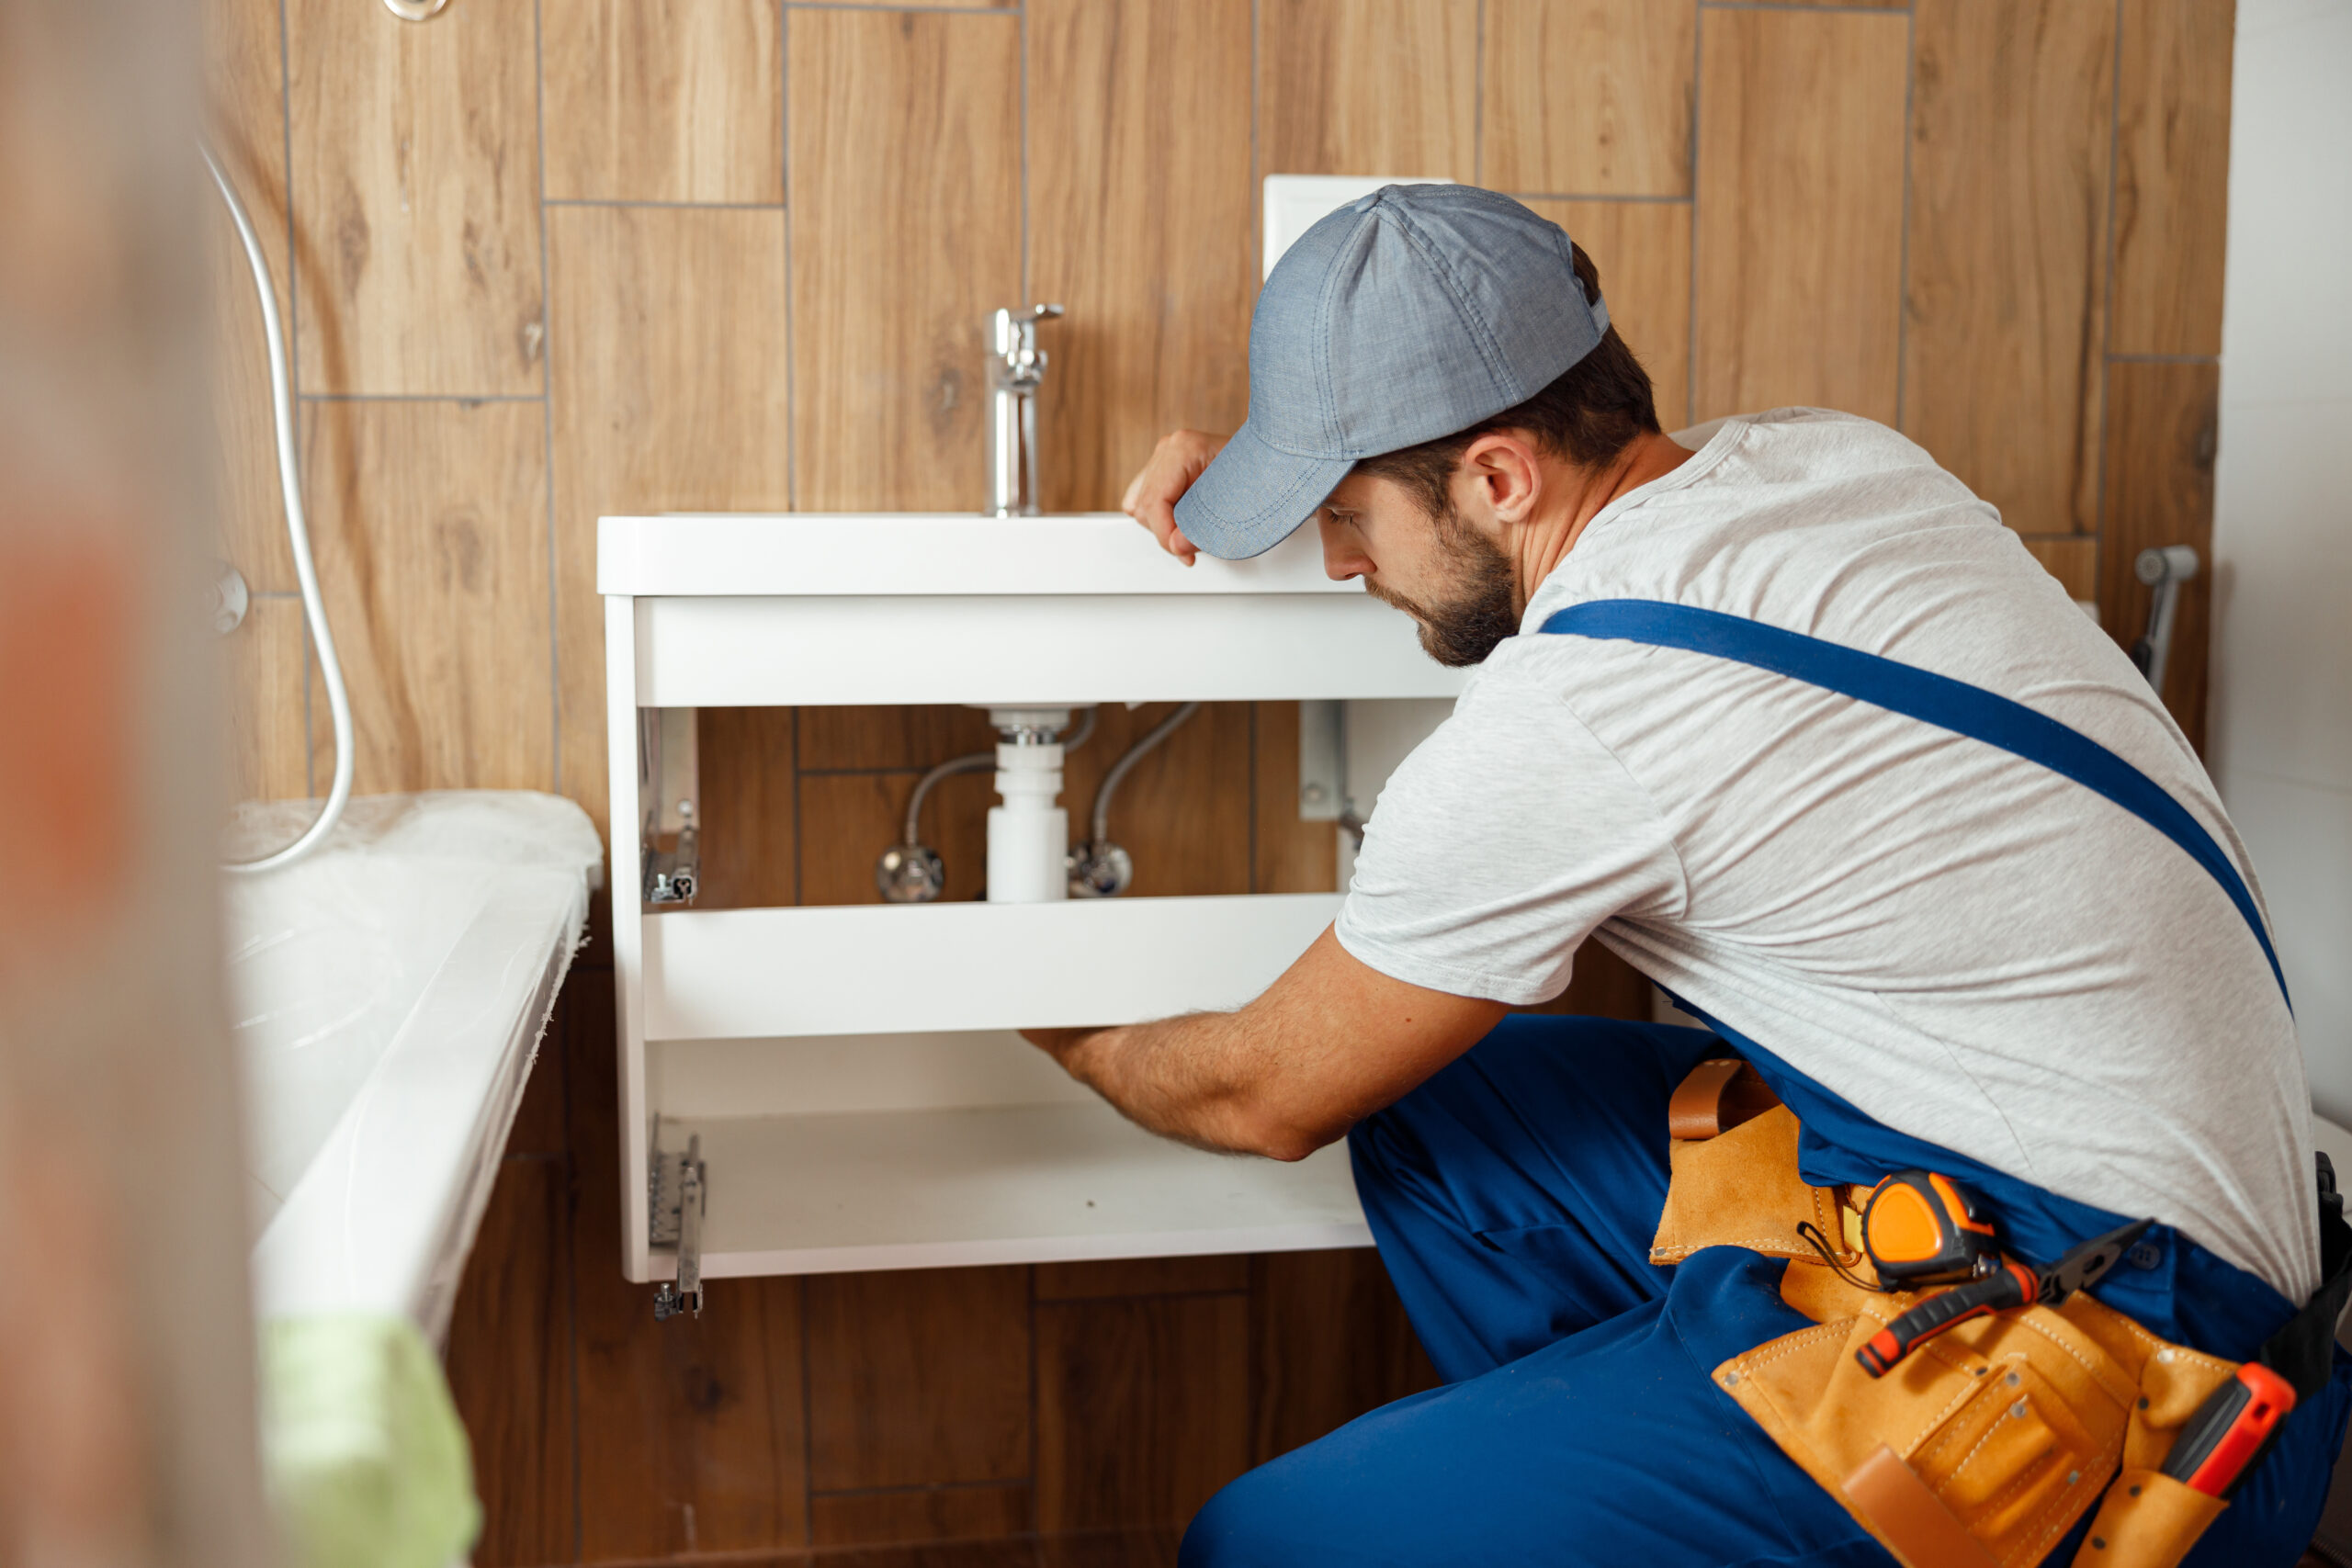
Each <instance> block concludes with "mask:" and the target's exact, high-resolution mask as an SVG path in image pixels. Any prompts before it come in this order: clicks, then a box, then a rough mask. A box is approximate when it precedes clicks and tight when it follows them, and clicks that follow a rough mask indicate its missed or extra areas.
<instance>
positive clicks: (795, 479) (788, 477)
mask: <svg viewBox="0 0 2352 1568" xmlns="http://www.w3.org/2000/svg"><path fill="white" fill-rule="evenodd" d="M786 11H787V7H786V6H782V5H779V6H777V7H776V16H775V53H776V67H775V109H776V113H775V133H776V164H775V167H776V178H777V180H778V181H779V182H780V186H781V188H780V189H779V190H778V192H777V194H778V195H779V196H780V197H783V205H784V509H785V510H786V512H797V511H799V510H800V431H799V413H800V406H799V402H798V395H799V378H797V376H796V375H795V374H794V360H795V358H796V357H797V355H796V351H797V349H798V347H799V346H800V345H799V343H798V337H797V334H798V333H799V323H798V322H797V321H795V320H794V319H793V314H792V230H793V219H794V216H795V214H794V212H793V210H792V39H791V31H792V19H791V17H789V16H788V15H787V14H786ZM798 733H799V731H798V728H797V721H796V727H795V729H794V736H795V739H797V737H798ZM793 761H794V762H795V763H796V764H797V762H798V761H799V753H798V751H797V750H795V752H794V754H793ZM793 788H794V794H795V798H796V800H797V797H798V790H799V785H798V784H795V785H794V786H793ZM795 809H796V811H797V807H796V808H795ZM792 857H793V860H792V863H793V865H794V867H795V868H796V869H795V871H794V873H793V874H794V876H795V877H796V878H797V876H798V875H799V872H798V870H797V867H798V866H799V863H800V838H799V827H798V819H797V816H796V818H795V821H794V830H793V840H792Z"/></svg>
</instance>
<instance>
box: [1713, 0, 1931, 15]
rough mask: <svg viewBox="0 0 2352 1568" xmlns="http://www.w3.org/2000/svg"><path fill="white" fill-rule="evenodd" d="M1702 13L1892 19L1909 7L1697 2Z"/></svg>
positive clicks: (1789, 0)
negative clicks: (1839, 13) (1851, 14)
mask: <svg viewBox="0 0 2352 1568" xmlns="http://www.w3.org/2000/svg"><path fill="white" fill-rule="evenodd" d="M1699 9H1701V10H1702V11H1859V12H1860V13H1861V14H1862V15H1864V16H1866V17H1894V16H1903V15H1906V14H1908V13H1909V12H1910V10H1911V7H1910V6H1808V5H1804V4H1802V3H1800V0H1699Z"/></svg>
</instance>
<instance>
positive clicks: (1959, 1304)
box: [1854, 1197, 2155, 1378]
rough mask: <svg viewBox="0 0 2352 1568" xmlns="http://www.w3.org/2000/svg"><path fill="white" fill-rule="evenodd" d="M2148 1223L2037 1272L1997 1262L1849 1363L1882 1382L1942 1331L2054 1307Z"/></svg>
mask: <svg viewBox="0 0 2352 1568" xmlns="http://www.w3.org/2000/svg"><path fill="white" fill-rule="evenodd" d="M1877 1203H1878V1200H1877V1199H1876V1198H1875V1197H1874V1198H1872V1199H1871V1206H1872V1207H1873V1208H1875V1207H1876V1206H1877ZM1862 1218H1863V1228H1864V1233H1865V1235H1867V1234H1868V1230H1869V1224H1870V1216H1869V1214H1868V1213H1865V1214H1864V1215H1863V1217H1862ZM2154 1223H2155V1222H2154V1221H2153V1220H2134V1221H2132V1222H2131V1224H2128V1225H2119V1226H2117V1227H2116V1228H2115V1229H2114V1230H2111V1231H2109V1232H2108V1233H2107V1234H2106V1235H2102V1236H2094V1237H2092V1238H2091V1239H2090V1240H2089V1241H2086V1242H2085V1243H2083V1244H2082V1245H2081V1246H2080V1247H2075V1248H2074V1249H2072V1250H2071V1251H2069V1252H2068V1253H2067V1254H2066V1255H2065V1256H2064V1258H2060V1259H2058V1261H2057V1262H2055V1263H2053V1264H2052V1265H2051V1266H2050V1267H2049V1268H2047V1269H2041V1270H2039V1271H2036V1270H2034V1269H2029V1268H2027V1267H2026V1266H2025V1265H2024V1264H2022V1263H2019V1262H2018V1260H2017V1259H2015V1258H2001V1259H1999V1261H1998V1264H1997V1266H1996V1268H1995V1269H1994V1271H1993V1272H1991V1273H1989V1274H1987V1275H1985V1277H1984V1278H1982V1279H1978V1280H1970V1281H1969V1282H1968V1283H1967V1284H1964V1285H1955V1286H1953V1287H1952V1288H1951V1290H1949V1291H1944V1292H1940V1293H1939V1294H1937V1295H1933V1296H1929V1297H1928V1299H1927V1300H1926V1301H1924V1302H1921V1303H1919V1304H1918V1305H1917V1306H1915V1307H1913V1308H1912V1309H1911V1310H1910V1311H1909V1312H1906V1313H1905V1314H1903V1315H1902V1316H1901V1317H1898V1318H1896V1319H1895V1320H1894V1322H1893V1323H1890V1324H1888V1325H1886V1326H1885V1327H1884V1328H1882V1329H1880V1330H1879V1331H1878V1332H1877V1333H1876V1334H1874V1335H1872V1336H1871V1339H1870V1343H1868V1344H1866V1345H1864V1346H1863V1347H1862V1348H1860V1349H1859V1350H1857V1351H1855V1352H1854V1359H1856V1360H1858V1361H1860V1363H1861V1364H1862V1371H1866V1372H1868V1373H1870V1375H1871V1376H1872V1377H1874V1378H1883V1377H1884V1376H1885V1375H1886V1374H1887V1373H1888V1372H1889V1371H1893V1370H1894V1367H1895V1365H1896V1364H1897V1363H1898V1362H1900V1361H1901V1360H1902V1359H1903V1358H1904V1357H1905V1356H1907V1355H1909V1354H1910V1353H1911V1352H1912V1351H1913V1350H1915V1349H1917V1348H1918V1347H1919V1345H1920V1344H1921V1343H1922V1342H1923V1341H1925V1340H1928V1339H1932V1338H1934V1337H1936V1336H1937V1335H1939V1334H1941V1333H1943V1332H1944V1331H1945V1330H1946V1329H1948V1328H1951V1327H1955V1326H1957V1325H1960V1324H1963V1323H1967V1322H1970V1321H1972V1320H1973V1319H1975V1318H1980V1317H1989V1316H1990V1315H1992V1314H1994V1313H1996V1312H2007V1311H2010V1310H2011V1309H2013V1308H2016V1307H2030V1306H2032V1305H2033V1304H2034V1303H2037V1302H2039V1303H2045V1304H2047V1305H2050V1306H2056V1305H2057V1304H2058V1303H2060V1302H2063V1301H2064V1300H2065V1299H2066V1298H2067V1297H2068V1296H2071V1295H2073V1294H2074V1293H2075V1292H2076V1291H2079V1290H2081V1289H2082V1288H2083V1287H2084V1286H2086V1285H2089V1284H2091V1283H2093V1282H2095V1281H2096V1280H2098V1278H2099V1276H2101V1275H2103V1274H2105V1273H2106V1272H2107V1271H2108V1270H2109V1269H2112V1268H2113V1267H2115V1260H2116V1259H2117V1258H2121V1257H2122V1256H2123V1254H2124V1252H2125V1250H2126V1249H2128V1248H2129V1247H2131V1244H2132V1243H2133V1242H2135V1241H2137V1240H2139V1239H2140V1235H2141V1233H2142V1232H2143V1231H2145V1230H2146V1229H2147V1228H2148V1227H2149V1226H2150V1225H2152V1224H2154Z"/></svg>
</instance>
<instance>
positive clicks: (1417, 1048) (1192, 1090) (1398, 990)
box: [1023, 930, 1508, 1160]
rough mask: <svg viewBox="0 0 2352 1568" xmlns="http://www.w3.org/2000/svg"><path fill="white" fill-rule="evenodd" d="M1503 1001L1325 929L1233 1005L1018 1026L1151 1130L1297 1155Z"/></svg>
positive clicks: (1341, 1130)
mask: <svg viewBox="0 0 2352 1568" xmlns="http://www.w3.org/2000/svg"><path fill="white" fill-rule="evenodd" d="M1507 1011H1508V1009H1507V1008H1505V1007H1504V1006H1503V1004H1502V1003H1500V1002H1490V1001H1482V1000H1479V999H1477V998H1470V997H1457V996H1453V995H1451V994H1449V993H1447V992H1444V991H1432V990H1429V989H1427V988H1425V987H1420V986H1415V985H1410V984H1408V983H1407V982H1405V981H1403V980H1398V979H1395V978H1393V977H1391V976H1387V975H1384V974H1382V973H1381V972H1380V971H1379V970H1377V969H1374V968H1373V967H1371V966H1370V965H1369V964H1364V963H1363V962H1362V961H1361V960H1359V959H1357V958H1356V957H1355V956H1354V955H1353V954H1351V953H1349V952H1348V950H1347V949H1346V948H1344V947H1341V946H1340V940H1339V938H1338V937H1337V936H1336V935H1334V934H1333V933H1332V932H1331V931H1328V930H1327V931H1324V933H1323V934H1322V935H1321V936H1319V937H1317V938H1316V939H1315V945H1314V946H1312V947H1310V948H1308V949H1307V950H1306V953H1302V954H1301V955H1300V956H1299V959H1298V962H1297V963H1295V964H1292V965H1291V966H1290V967H1289V968H1288V969H1286V970H1284V971H1283V973H1282V975H1281V976H1280V977H1279V978H1277V979H1276V980H1275V981H1274V983H1273V984H1272V986H1270V987H1267V988H1266V993H1265V995H1263V996H1261V997H1260V998H1258V999H1257V1000H1256V1001H1254V1002H1251V1003H1250V1005H1249V1006H1248V1007H1245V1008H1243V1009H1241V1010H1239V1011H1238V1012H1204V1013H1194V1014H1192V1015H1191V1016H1189V1017H1185V1018H1171V1019H1167V1020H1164V1021H1160V1022H1159V1023H1142V1024H1136V1025H1133V1026H1130V1027H1127V1028H1123V1029H1036V1030H1025V1031H1023V1034H1024V1035H1025V1037H1026V1038H1027V1039H1028V1040H1029V1042H1030V1043H1032V1044H1034V1045H1036V1046H1038V1047H1039V1048H1040V1049H1042V1050H1044V1051H1046V1053H1047V1054H1049V1055H1052V1056H1053V1058H1054V1059H1055V1060H1056V1061H1057V1062H1059V1063H1060V1064H1061V1065H1062V1067H1063V1070H1064V1071H1066V1072H1068V1073H1069V1076H1070V1077H1074V1078H1076V1079H1078V1080H1079V1081H1080V1083H1083V1084H1085V1085H1087V1086H1088V1087H1090V1088H1091V1089H1093V1090H1094V1091H1095V1092H1096V1093H1098V1094H1100V1095H1101V1096H1102V1097H1103V1099H1105V1100H1109V1101H1110V1102H1111V1103H1112V1104H1113V1105H1114V1106H1116V1107H1117V1108H1118V1109H1119V1111H1121V1112H1122V1113H1124V1114H1125V1116H1126V1117H1127V1118H1128V1119H1129V1120H1131V1121H1133V1122H1136V1123H1138V1124H1140V1125H1142V1126H1145V1127H1148V1128H1149V1129H1150V1130H1151V1131H1153V1132H1155V1133H1158V1134H1161V1135H1163V1136H1165V1137H1170V1138H1177V1139H1181V1140H1182V1141H1183V1142H1185V1143H1188V1144H1193V1145H1198V1146H1200V1147H1202V1148H1208V1149H1221V1150H1227V1151H1231V1152H1234V1153H1238V1154H1257V1155H1265V1156H1269V1157H1270V1158H1273V1159H1284V1160H1292V1159H1305V1158H1306V1156H1308V1155H1310V1154H1313V1153H1314V1152H1315V1151H1316V1150H1317V1149H1318V1148H1321V1147H1322V1146H1323V1145H1325V1144H1328V1143H1329V1142H1331V1140H1333V1139H1334V1138H1337V1137H1340V1136H1341V1135H1343V1134H1345V1133H1346V1132H1347V1130H1348V1129H1349V1128H1350V1127H1351V1126H1352V1125H1353V1124H1354V1123H1355V1122H1359V1121H1361V1120H1362V1119H1363V1118H1364V1117H1366V1116H1369V1115H1371V1114H1372V1113H1373V1112H1374V1111H1377V1110H1379V1109H1380V1108H1381V1107H1382V1106H1385V1105H1386V1104H1388V1103H1390V1102H1391V1101H1392V1100H1396V1099H1397V1098H1398V1097H1399V1096H1401V1095H1403V1094H1404V1093H1405V1092H1406V1091H1407V1090H1408V1089H1412V1088H1413V1087H1414V1086H1415V1085H1416V1084H1418V1083H1419V1082H1420V1081H1421V1080H1422V1079H1423V1078H1426V1077H1429V1076H1430V1074H1431V1073H1433V1072H1435V1071H1437V1070H1438V1069H1439V1068H1440V1067H1442V1066H1445V1065H1446V1064H1447V1063H1448V1062H1451V1061H1453V1059H1454V1058H1455V1057H1456V1056H1459V1055H1462V1053H1463V1052H1464V1051H1467V1050H1468V1049H1470V1047H1471V1046H1473V1045H1476V1043H1478V1042H1479V1041H1480V1040H1482V1039H1484V1038H1485V1037H1486V1034H1487V1031H1488V1030H1490V1029H1492V1028H1494V1026H1495V1025H1496V1024H1497V1023H1498V1022H1500V1021H1502V1016H1503V1014H1504V1013H1505V1012H1507Z"/></svg>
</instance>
